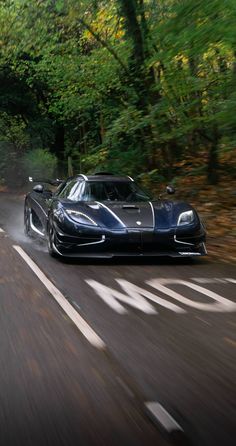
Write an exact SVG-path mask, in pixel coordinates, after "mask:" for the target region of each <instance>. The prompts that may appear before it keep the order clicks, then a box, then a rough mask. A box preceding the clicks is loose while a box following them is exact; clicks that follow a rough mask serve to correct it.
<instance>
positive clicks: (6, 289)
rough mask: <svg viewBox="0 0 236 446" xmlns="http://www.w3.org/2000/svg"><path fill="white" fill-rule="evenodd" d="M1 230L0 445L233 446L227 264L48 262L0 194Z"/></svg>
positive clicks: (232, 282)
mask: <svg viewBox="0 0 236 446" xmlns="http://www.w3.org/2000/svg"><path fill="white" fill-rule="evenodd" d="M0 228H1V229H2V232H0V241H1V245H0V246H1V249H0V271H1V275H0V297H1V313H0V314H1V316H0V317H1V324H0V330H1V355H0V356H1V367H0V379H1V384H2V385H1V386H0V401H1V406H0V426H2V427H1V429H0V440H2V441H0V444H6V445H11V444H12V445H13V444H14V445H15V444H16V445H18V444H19V445H21V444H22V445H23V444H24V445H27V446H28V445H29V444H36V439H37V441H38V443H37V444H41V445H47V444H48V445H54V444H55V445H64V444H65V445H75V444H80V445H90V444H91V445H97V444H98V445H100V444H101V445H126V444H127V445H139V444H140V445H144V444H145V445H146V444H148V445H149V444H150V445H160V446H162V445H163V446H164V445H165V444H170V442H171V441H173V444H174V443H175V441H176V439H175V437H174V436H173V437H172V435H171V434H172V433H173V429H176V430H177V431H179V432H180V433H181V432H182V433H184V435H185V436H186V438H187V439H188V440H189V444H192V445H199V446H200V445H201V446H213V445H214V446H218V445H219V446H221V445H224V446H233V445H235V443H236V435H235V434H236V431H235V420H236V404H235V401H236V387H235V383H236V268H235V266H233V265H226V264H220V263H219V264H216V263H212V262H211V259H203V258H202V259H197V260H195V261H194V262H192V263H189V262H188V263H187V262H184V261H183V260H182V259H181V260H182V261H177V260H165V259H162V260H161V259H159V258H158V259H151V260H134V259H128V260H127V259H125V260H113V261H101V260H100V261H96V260H92V261H89V260H83V261H81V260H67V261H61V260H55V259H53V258H51V257H50V256H49V255H48V253H47V247H46V246H45V245H44V244H43V243H40V242H38V241H32V240H29V239H27V238H26V237H25V236H24V232H23V197H16V196H12V195H7V194H4V193H2V194H1V195H0ZM176 438H177V437H176ZM176 444H177V443H176ZM179 444H184V436H183V437H181V435H180V437H179ZM186 444H187V443H186Z"/></svg>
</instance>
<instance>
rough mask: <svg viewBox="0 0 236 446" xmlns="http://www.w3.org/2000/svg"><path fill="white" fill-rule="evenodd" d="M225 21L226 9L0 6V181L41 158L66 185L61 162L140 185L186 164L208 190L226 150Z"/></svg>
mask: <svg viewBox="0 0 236 446" xmlns="http://www.w3.org/2000/svg"><path fill="white" fill-rule="evenodd" d="M235 19H236V7H235V1H234V0H225V1H223V2H222V0H212V1H210V2H206V1H205V0H198V1H195V0H181V1H177V0H163V1H160V2H156V1H154V0H137V1H133V0H129V1H124V0H111V1H109V2H105V1H104V0H98V1H92V2H91V1H89V0H81V1H79V2H78V1H77V0H56V1H53V2H52V1H51V0H45V1H40V0H31V1H30V2H29V1H28V0H20V1H19V0H12V1H9V2H1V4H0V26H1V39H0V81H1V82H0V113H1V115H0V134H1V135H2V136H1V137H0V140H4V141H8V142H9V143H10V144H11V145H9V146H8V150H6V146H5V149H1V148H0V152H1V151H2V152H1V153H2V156H1V161H0V163H2V164H0V166H2V172H3V173H2V175H3V176H6V172H7V171H6V170H5V167H4V166H6V165H7V164H9V163H8V160H9V159H10V156H11V157H12V156H13V158H14V157H15V158H14V159H15V162H16V164H17V163H18V159H20V157H21V156H23V155H24V152H25V150H26V148H27V150H28V149H29V148H31V149H32V148H37V147H43V148H45V147H47V148H50V151H51V152H52V153H54V154H55V155H56V156H57V157H58V159H59V160H60V162H61V165H63V166H65V173H66V169H67V157H68V156H70V157H71V160H72V161H71V162H72V164H73V169H74V170H75V171H78V169H82V170H85V171H93V170H94V169H95V168H96V167H99V168H106V169H111V170H114V171H119V172H120V171H123V172H124V173H127V174H131V175H135V176H139V175H140V176H141V177H140V178H145V181H146V182H147V183H150V182H156V181H157V182H158V181H162V179H163V178H164V177H168V178H171V177H172V176H176V175H178V174H179V173H181V169H182V171H184V168H185V167H184V166H185V163H184V162H183V163H182V164H181V162H182V161H185V160H189V159H191V160H192V161H191V163H192V167H191V168H192V174H196V175H197V174H199V172H202V173H207V175H208V180H209V181H211V182H214V181H217V175H213V173H214V172H217V171H220V168H219V167H220V166H219V163H220V159H221V152H222V151H225V146H226V145H227V147H228V150H229V151H233V150H234V147H235V141H236V125H235V124H236V122H235V104H236V95H235V86H236V50H235V48H236V46H235V45H236V28H235ZM58 129H60V132H59V131H58ZM10 147H11V148H10ZM4 150H5V152H4ZM203 152H204V153H205V156H204V157H202V153H203ZM28 153H29V154H30V153H31V152H28ZM35 153H36V152H34V151H33V152H32V154H34V155H32V156H33V157H35V158H37V157H36V155H35ZM45 153H46V152H45ZM47 153H48V152H47ZM27 156H29V155H27ZM38 156H39V160H38V161H39V163H38V165H41V166H42V163H41V161H40V156H41V155H38ZM43 156H44V155H42V157H43ZM24 159H25V158H24ZM199 160H200V163H202V165H199V162H198V161H199ZM32 163H33V161H32ZM206 164H207V165H208V166H207V167H206ZM36 165H37V163H36ZM180 165H181V166H182V167H180ZM33 166H34V165H33V164H32V167H33ZM33 168H34V167H33ZM35 168H36V167H35ZM71 168H72V165H71ZM191 168H190V170H191ZM30 173H31V172H30ZM190 174H191V172H190V171H188V175H190ZM8 175H10V174H9V173H8Z"/></svg>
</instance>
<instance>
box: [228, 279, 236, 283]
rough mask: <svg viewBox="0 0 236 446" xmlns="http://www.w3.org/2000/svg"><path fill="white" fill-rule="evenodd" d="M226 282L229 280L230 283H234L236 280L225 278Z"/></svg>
mask: <svg viewBox="0 0 236 446" xmlns="http://www.w3.org/2000/svg"><path fill="white" fill-rule="evenodd" d="M226 280H227V281H228V282H231V283H236V280H235V279H226Z"/></svg>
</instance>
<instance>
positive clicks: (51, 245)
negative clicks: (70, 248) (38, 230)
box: [47, 221, 59, 257]
mask: <svg viewBox="0 0 236 446" xmlns="http://www.w3.org/2000/svg"><path fill="white" fill-rule="evenodd" d="M47 241H48V253H49V254H50V256H51V257H59V254H58V252H57V251H56V249H55V248H57V246H56V245H57V243H56V232H55V229H54V226H53V223H52V222H50V221H49V223H48V240H47Z"/></svg>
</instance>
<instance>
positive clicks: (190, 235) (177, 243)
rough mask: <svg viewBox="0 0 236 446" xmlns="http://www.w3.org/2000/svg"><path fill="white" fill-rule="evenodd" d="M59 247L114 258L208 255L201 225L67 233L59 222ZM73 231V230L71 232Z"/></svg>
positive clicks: (63, 252) (70, 252) (72, 254)
mask: <svg viewBox="0 0 236 446" xmlns="http://www.w3.org/2000/svg"><path fill="white" fill-rule="evenodd" d="M54 228H55V232H56V246H57V249H58V251H59V253H60V254H61V255H62V256H66V257H97V258H111V257H115V256H120V257H123V256H131V257H132V256H134V257H143V256H151V257H153V256H170V257H191V256H202V255H206V254H207V252H206V248H205V239H206V235H205V231H204V228H203V227H202V226H201V225H200V226H198V227H191V228H190V227H189V228H187V229H186V230H185V231H183V229H182V228H170V229H156V230H153V229H150V228H142V229H136V228H133V229H132V228H130V229H126V228H124V229H121V230H113V231H109V230H106V229H103V228H98V227H96V228H87V227H86V228H82V229H81V226H80V228H79V231H75V230H73V231H70V234H68V233H66V232H64V231H63V230H62V229H61V228H60V227H59V226H58V225H57V224H56V223H55V222H54ZM71 232H72V233H71Z"/></svg>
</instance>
